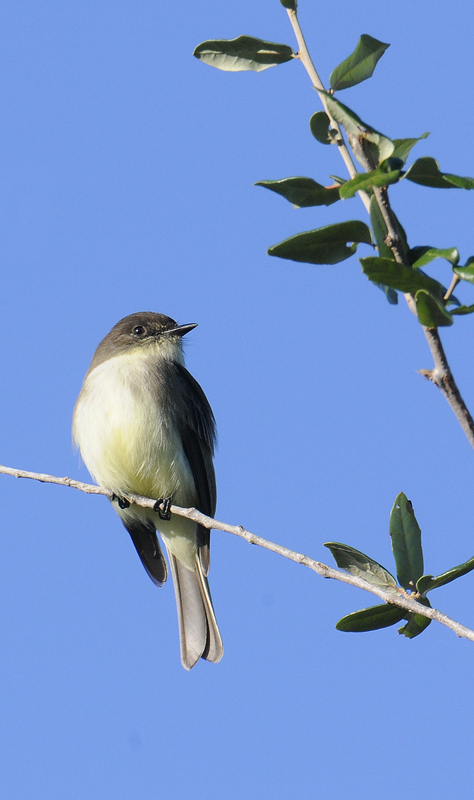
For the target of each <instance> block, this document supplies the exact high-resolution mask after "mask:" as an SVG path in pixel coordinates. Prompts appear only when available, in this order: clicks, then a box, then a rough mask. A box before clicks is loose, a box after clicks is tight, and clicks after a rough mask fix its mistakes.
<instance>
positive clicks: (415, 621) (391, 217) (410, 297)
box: [194, 0, 474, 638]
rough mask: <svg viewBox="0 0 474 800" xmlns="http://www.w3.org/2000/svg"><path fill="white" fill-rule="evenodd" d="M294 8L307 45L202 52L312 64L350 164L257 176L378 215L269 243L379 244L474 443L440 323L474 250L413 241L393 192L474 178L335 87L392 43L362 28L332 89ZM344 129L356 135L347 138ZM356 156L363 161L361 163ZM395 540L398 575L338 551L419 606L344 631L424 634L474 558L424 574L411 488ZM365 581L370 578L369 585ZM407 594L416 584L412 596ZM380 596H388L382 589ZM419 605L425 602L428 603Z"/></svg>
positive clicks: (318, 133) (266, 183)
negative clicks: (365, 113)
mask: <svg viewBox="0 0 474 800" xmlns="http://www.w3.org/2000/svg"><path fill="white" fill-rule="evenodd" d="M280 2H281V4H282V5H283V6H284V7H285V8H286V10H287V12H288V17H289V20H290V23H291V25H292V28H293V31H294V34H295V37H296V40H297V43H298V48H299V49H298V52H296V53H295V52H294V51H293V49H292V48H291V47H290V46H289V45H286V44H278V43H275V42H268V41H264V40H262V39H257V38H253V37H250V36H239V37H237V38H236V39H231V40H224V39H220V40H212V41H207V42H203V43H201V44H200V45H198V47H196V49H195V51H194V55H195V56H196V58H198V59H199V60H200V61H202V62H203V63H205V64H208V65H210V66H213V67H217V68H218V69H220V70H224V71H228V72H239V71H243V70H252V71H255V72H261V71H262V70H265V69H268V68H269V67H274V66H278V65H280V64H283V63H285V62H290V61H294V60H298V61H300V62H301V63H302V64H303V66H304V67H305V69H306V71H307V73H308V75H309V77H310V79H311V82H312V85H313V88H314V89H315V90H316V91H317V93H318V95H319V98H320V101H321V103H322V106H323V109H324V110H323V111H317V112H316V113H315V114H313V116H312V117H311V119H310V122H309V125H310V130H311V133H312V134H313V136H314V138H315V139H316V140H317V141H318V142H319V143H320V144H322V145H336V147H337V149H338V151H339V153H340V155H341V156H342V158H343V161H344V163H345V165H346V168H347V171H348V173H349V179H348V180H344V179H343V178H338V177H336V176H334V175H332V176H330V177H331V178H332V179H333V181H334V183H333V184H332V185H330V186H324V185H323V184H321V183H318V182H317V181H315V180H314V179H313V178H308V177H300V176H299V177H290V178H283V179H279V180H263V181H257V182H256V184H255V185H257V186H263V187H264V188H266V189H269V190H270V191H272V192H276V193H277V194H279V195H281V196H282V197H284V198H285V199H286V200H288V201H289V202H290V203H291V204H292V205H293V207H294V208H308V207H312V206H314V207H316V206H332V205H333V204H334V203H337V202H338V201H339V200H350V199H351V198H353V197H354V196H355V195H356V194H357V195H359V197H360V199H361V200H362V202H363V203H364V206H365V208H366V210H367V211H368V213H369V216H370V223H371V227H369V226H368V225H367V224H366V223H365V222H363V221H361V220H350V221H347V222H340V223H335V224H329V225H325V226H324V227H321V228H317V229H315V230H311V231H305V232H303V233H296V234H294V235H293V236H290V237H289V238H287V239H284V240H283V241H281V242H279V243H278V244H275V245H273V246H271V247H269V248H268V251H267V252H268V254H269V255H271V256H276V257H279V258H284V259H289V260H291V261H297V262H304V263H308V264H317V265H320V264H337V263H339V262H341V261H344V260H346V259H348V258H350V257H351V256H353V255H354V254H355V253H356V251H357V249H358V246H359V245H362V244H365V245H369V246H371V247H373V248H374V250H375V251H376V255H372V256H366V257H364V258H360V259H359V261H360V264H361V266H362V271H363V273H364V274H365V275H366V276H367V278H368V279H369V280H370V281H372V283H374V284H375V286H377V287H378V288H379V289H382V291H383V292H384V293H385V295H386V298H387V300H388V302H389V303H391V304H392V305H396V304H397V303H398V292H402V293H403V294H404V296H405V299H406V300H407V303H408V306H409V308H410V310H411V311H412V312H413V313H414V314H415V315H416V317H417V319H418V322H419V323H420V325H421V326H422V329H423V332H424V334H425V336H426V339H427V342H428V345H429V348H430V351H431V354H432V357H433V361H434V368H433V369H431V370H420V372H421V373H422V374H423V375H424V376H425V377H426V378H428V379H429V380H431V381H432V382H433V383H435V384H436V385H437V386H438V388H439V389H440V390H441V392H442V393H443V394H444V396H445V397H446V399H447V400H448V403H449V405H450V407H451V408H452V410H453V411H454V413H455V415H456V417H457V419H458V421H459V423H460V425H461V427H462V429H463V431H464V433H465V434H466V436H467V438H468V440H469V442H470V444H471V446H472V447H474V420H473V418H472V416H471V414H470V412H469V410H468V408H467V406H466V404H465V403H464V401H463V399H462V397H461V394H460V391H459V389H458V387H457V384H456V381H455V379H454V376H453V374H452V372H451V369H450V366H449V363H448V360H447V358H446V354H445V352H444V349H443V345H442V342H441V338H440V335H439V330H438V329H439V328H440V327H447V326H450V325H452V324H453V322H454V320H455V318H456V317H457V316H464V315H467V314H471V313H473V312H474V303H472V304H463V303H461V302H460V301H459V300H458V299H457V297H456V296H455V295H454V294H453V292H454V289H455V288H456V287H457V285H458V284H459V283H461V282H464V283H466V282H467V283H470V284H473V283H474V256H471V257H470V258H468V259H467V261H466V263H465V264H464V265H463V266H460V263H459V262H460V255H459V252H458V250H457V248H456V247H452V248H443V249H442V248H437V247H431V246H410V245H409V244H408V241H407V236H406V233H405V231H404V229H403V226H402V225H401V223H400V221H399V220H398V219H397V216H396V215H395V213H394V211H393V209H392V207H391V205H390V199H389V188H390V189H392V188H393V187H395V185H396V184H397V183H400V181H402V180H405V179H406V180H408V181H411V182H413V183H416V184H419V185H421V186H426V187H430V188H434V189H455V188H457V189H467V190H471V189H474V179H473V178H466V177H461V176H459V175H453V174H451V173H446V172H441V169H440V166H439V163H438V162H437V161H436V160H435V159H434V158H432V157H429V156H424V157H422V158H418V159H416V160H415V161H414V162H413V163H411V164H410V165H409V166H407V161H408V159H409V157H410V154H411V151H412V149H413V148H414V147H415V145H416V144H418V142H420V141H421V140H423V139H426V138H427V136H428V135H429V134H428V133H423V134H422V135H421V136H419V137H411V138H404V139H391V138H389V137H388V136H385V135H384V134H382V133H380V132H379V131H377V130H375V129H374V128H372V127H371V126H370V125H368V124H367V123H366V122H364V121H363V120H362V119H361V118H360V117H359V116H358V115H357V114H356V113H355V112H354V111H353V110H352V109H351V108H349V107H348V106H346V105H344V104H343V103H341V102H340V100H339V99H336V97H335V93H336V92H340V91H342V90H345V89H349V88H350V87H353V86H356V85H357V84H359V83H361V82H362V81H365V80H367V79H368V78H370V77H371V76H372V74H373V72H374V70H375V68H376V65H377V63H378V61H379V60H380V58H381V57H382V56H383V54H384V53H385V51H386V50H387V48H388V47H389V45H388V44H386V43H385V42H380V41H378V40H377V39H374V38H373V37H372V36H369V35H367V34H363V35H362V36H361V37H360V39H359V41H358V43H357V46H356V48H355V50H354V51H353V52H352V53H351V54H350V55H349V56H348V57H347V58H346V59H345V60H344V61H342V63H341V64H339V65H338V66H337V67H336V68H335V69H334V70H333V71H332V73H331V75H330V77H329V87H330V88H329V90H326V89H325V87H324V84H323V82H322V81H321V79H320V77H319V74H318V72H317V70H316V68H315V66H314V63H313V61H312V59H311V56H310V53H309V50H308V47H307V45H306V41H305V38H304V35H303V32H302V30H301V27H300V24H299V20H298V16H297V0H280ZM344 136H345V137H346V139H347V142H346V139H345V138H344ZM355 161H357V162H359V164H360V165H361V166H362V168H363V172H359V171H358V170H357V169H356V166H355ZM435 259H444V260H445V261H446V262H447V263H448V264H449V266H450V270H451V275H450V280H449V288H447V287H446V286H444V285H443V284H442V283H440V282H439V281H438V280H435V279H434V278H433V277H431V276H430V275H428V274H427V273H426V272H425V270H424V268H425V267H427V266H428V265H429V264H431V262H433V261H434V260H435ZM390 534H391V538H392V548H393V552H394V556H395V562H396V566H397V575H398V579H399V584H400V585H397V582H396V580H395V578H394V577H393V575H392V574H391V573H390V572H389V571H388V570H386V569H385V568H384V567H382V566H381V565H380V564H378V563H377V562H376V561H374V560H373V559H371V558H369V557H368V556H366V555H365V554H363V553H361V552H360V551H358V550H355V549H354V548H352V547H349V546H348V545H342V544H339V543H335V542H331V543H327V545H326V546H327V547H329V549H330V550H331V552H332V554H333V556H334V558H335V559H336V563H337V564H338V566H339V567H341V569H344V570H347V571H348V572H349V573H350V574H351V575H353V576H358V577H360V576H363V578H364V579H365V581H368V582H370V583H372V584H377V582H379V584H378V585H380V586H383V591H384V592H385V593H386V592H388V593H392V594H393V595H394V596H395V595H398V597H400V593H402V594H404V595H405V597H408V596H409V597H410V602H412V601H413V598H415V599H416V600H417V602H418V611H417V612H416V613H414V614H409V615H406V614H405V613H404V608H405V607H404V606H402V605H401V604H400V602H396V601H395V600H388V599H387V597H383V598H382V599H384V600H385V603H386V604H387V605H379V606H374V607H373V608H370V609H363V610H362V611H358V612H355V613H354V614H349V615H348V616H346V617H344V618H343V619H341V620H340V621H339V622H338V624H337V628H338V629H339V630H345V631H367V630H374V629H376V628H382V627H386V626H388V625H393V624H396V623H397V622H399V621H400V620H402V619H404V618H405V619H406V620H407V623H406V625H404V626H403V627H402V628H401V629H400V633H403V634H404V635H405V636H408V637H409V638H413V637H414V636H417V635H418V634H420V633H421V632H422V631H423V630H424V629H425V628H426V627H427V625H429V622H430V619H432V618H433V617H431V615H430V614H428V613H426V612H427V610H429V609H430V603H429V600H428V598H427V596H426V595H427V592H428V591H431V590H432V589H434V588H438V587H439V586H442V585H444V584H445V583H448V582H450V581H451V580H455V579H456V578H458V577H460V576H461V575H464V574H466V572H469V571H470V570H471V569H472V568H473V567H474V559H471V560H470V561H468V562H466V563H465V564H462V565H460V566H458V567H455V568H453V569H452V570H448V571H447V572H445V573H443V575H439V576H438V577H437V578H433V576H426V575H423V553H422V549H421V534H420V529H419V526H418V523H417V521H416V518H415V515H414V512H413V508H412V506H411V503H410V502H409V501H408V500H407V498H406V496H405V495H404V494H400V495H398V497H397V499H396V500H395V503H394V506H393V508H392V513H391V517H390ZM363 588H366V587H363ZM407 593H410V594H409V595H408V594H407ZM379 596H381V595H379ZM420 606H424V607H425V609H426V610H423V611H421V610H420Z"/></svg>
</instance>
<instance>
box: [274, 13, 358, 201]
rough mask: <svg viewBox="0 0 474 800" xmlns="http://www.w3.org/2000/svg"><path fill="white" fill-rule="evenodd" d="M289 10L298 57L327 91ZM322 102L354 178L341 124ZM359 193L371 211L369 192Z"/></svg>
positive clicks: (355, 172) (296, 22) (315, 84)
mask: <svg viewBox="0 0 474 800" xmlns="http://www.w3.org/2000/svg"><path fill="white" fill-rule="evenodd" d="M287 11H288V16H289V18H290V22H291V25H292V27H293V30H294V33H295V36H296V41H297V42H298V47H299V52H298V58H299V59H300V61H301V63H302V64H303V66H304V68H305V69H306V72H307V73H308V75H309V77H310V78H311V81H312V83H313V86H314V88H315V89H319V90H320V91H322V92H325V91H326V90H325V88H324V85H323V83H322V81H321V78H320V77H319V75H318V73H317V71H316V67H315V66H314V64H313V62H312V60H311V56H310V54H309V50H308V48H307V46H306V42H305V39H304V36H303V32H302V30H301V28H300V23H299V22H298V17H297V15H296V11H291V10H289V9H287ZM321 102H322V104H323V107H324V110H325V112H326V114H327V115H328V117H329V119H330V122H331V127H332V128H334V130H336V131H337V134H338V135H337V140H336V142H337V145H338V147H339V152H340V154H341V156H342V158H343V159H344V164H345V165H346V167H347V171H348V173H349V175H350V176H351V178H353V177H354V176H355V175H357V169H356V167H355V164H354V162H353V160H352V156H351V154H350V152H349V149H348V147H347V145H346V143H345V141H344V136H343V134H342V131H341V128H340V126H339V124H338V123H337V122H336V120H335V119H333V118H332V116H331V114H330V113H329V111H328V108H327V105H326V101H325V99H324V98H323V97H322V98H321ZM358 195H359V197H360V199H361V200H362V202H363V204H364V205H365V207H366V209H367V211H369V209H370V199H369V197H368V196H367V194H366V193H365V192H358Z"/></svg>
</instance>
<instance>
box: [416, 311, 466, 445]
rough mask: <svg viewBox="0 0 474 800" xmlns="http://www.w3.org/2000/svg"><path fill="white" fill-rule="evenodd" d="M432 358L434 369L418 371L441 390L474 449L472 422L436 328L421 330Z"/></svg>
mask: <svg viewBox="0 0 474 800" xmlns="http://www.w3.org/2000/svg"><path fill="white" fill-rule="evenodd" d="M423 330H424V332H425V336H426V340H427V342H428V345H429V348H430V350H431V355H432V356H433V361H434V364H435V365H434V369H432V370H426V369H423V370H420V372H421V374H422V375H424V377H425V378H428V379H429V380H430V381H432V382H433V383H434V384H436V386H437V387H438V388H439V389H441V391H442V393H443V394H444V396H445V398H446V400H447V401H448V403H449V405H450V406H451V408H452V409H453V411H454V413H455V414H456V417H457V418H458V420H459V423H460V425H461V427H462V429H463V431H464V433H465V434H466V436H467V438H468V440H469V443H470V444H471V446H472V447H474V420H473V419H472V417H471V414H470V413H469V409H468V408H467V406H466V404H465V402H464V400H463V399H462V397H461V394H460V392H459V389H458V387H457V385H456V381H455V380H454V378H453V374H452V372H451V370H450V368H449V364H448V360H447V358H446V355H445V352H444V349H443V345H442V343H441V339H440V336H439V332H438V329H437V328H425V327H424V328H423Z"/></svg>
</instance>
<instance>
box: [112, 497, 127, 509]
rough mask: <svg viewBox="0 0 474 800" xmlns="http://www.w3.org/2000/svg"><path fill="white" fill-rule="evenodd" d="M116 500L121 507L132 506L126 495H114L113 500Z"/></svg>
mask: <svg viewBox="0 0 474 800" xmlns="http://www.w3.org/2000/svg"><path fill="white" fill-rule="evenodd" d="M114 500H116V501H117V503H118V506H119V508H121V509H124V508H130V503H129V502H128V500H127V499H126V498H125V497H119V496H118V495H117V494H113V495H112V502H113V501H114Z"/></svg>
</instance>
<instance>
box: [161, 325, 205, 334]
mask: <svg viewBox="0 0 474 800" xmlns="http://www.w3.org/2000/svg"><path fill="white" fill-rule="evenodd" d="M193 328H197V322H189V323H188V324H187V325H177V326H176V328H170V329H169V330H167V331H161V335H162V336H171V335H173V336H184V335H185V333H189V331H192V330H193Z"/></svg>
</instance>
